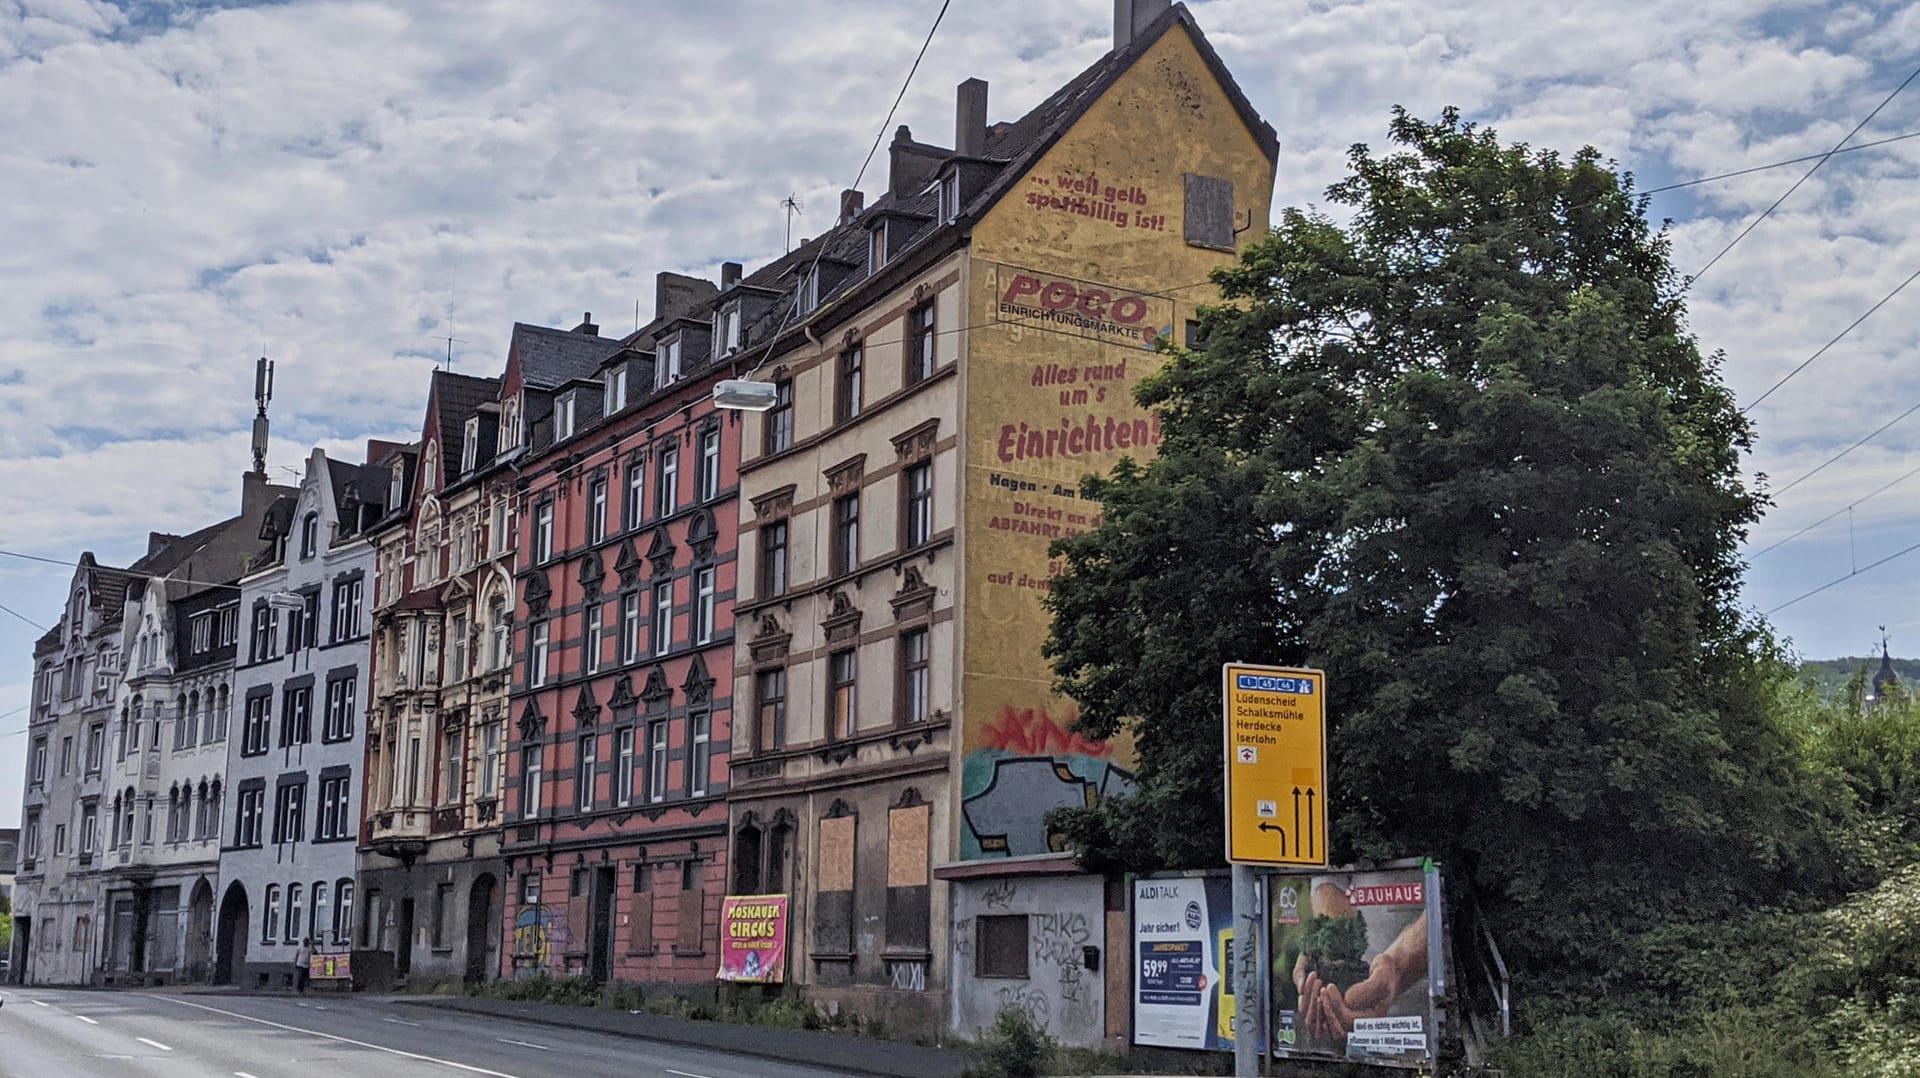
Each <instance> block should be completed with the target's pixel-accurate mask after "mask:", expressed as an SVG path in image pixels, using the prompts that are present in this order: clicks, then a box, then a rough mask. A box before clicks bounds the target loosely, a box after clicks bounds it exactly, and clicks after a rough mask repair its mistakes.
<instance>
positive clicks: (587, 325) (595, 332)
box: [573, 311, 600, 337]
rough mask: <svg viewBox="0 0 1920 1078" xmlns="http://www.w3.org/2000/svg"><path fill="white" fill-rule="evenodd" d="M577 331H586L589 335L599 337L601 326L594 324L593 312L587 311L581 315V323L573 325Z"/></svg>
mask: <svg viewBox="0 0 1920 1078" xmlns="http://www.w3.org/2000/svg"><path fill="white" fill-rule="evenodd" d="M573 331H574V332H575V333H584V334H586V335H587V336H589V337H598V336H599V335H600V327H599V326H596V325H594V324H593V312H592V311H587V312H586V313H584V314H582V315H581V316H580V324H579V325H577V326H575V327H573Z"/></svg>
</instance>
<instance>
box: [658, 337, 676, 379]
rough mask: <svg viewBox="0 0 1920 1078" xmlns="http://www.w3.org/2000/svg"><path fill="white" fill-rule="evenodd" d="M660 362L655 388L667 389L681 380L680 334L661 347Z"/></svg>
mask: <svg viewBox="0 0 1920 1078" xmlns="http://www.w3.org/2000/svg"><path fill="white" fill-rule="evenodd" d="M657 358H658V362H657V364H656V366H657V369H658V371H659V373H658V374H657V375H656V376H655V378H654V387H655V388H657V389H665V388H666V387H667V386H670V385H672V384H673V383H675V382H678V381H679V380H680V337H679V335H678V334H676V335H674V336H672V337H670V338H668V339H667V340H666V341H664V342H663V343H662V344H661V345H660V352H659V356H658V357H657Z"/></svg>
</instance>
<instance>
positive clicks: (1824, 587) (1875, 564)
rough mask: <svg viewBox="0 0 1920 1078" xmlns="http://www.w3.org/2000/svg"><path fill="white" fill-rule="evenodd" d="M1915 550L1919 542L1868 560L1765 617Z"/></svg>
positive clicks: (1794, 598) (1795, 598)
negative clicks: (1873, 560) (1877, 559)
mask: <svg viewBox="0 0 1920 1078" xmlns="http://www.w3.org/2000/svg"><path fill="white" fill-rule="evenodd" d="M1916 550H1920V543H1915V544H1913V545H1912V546H1910V547H1907V548H1905V549H1904V550H1896V551H1894V552H1893V553H1891V554H1889V555H1887V556H1886V557H1884V558H1881V559H1880V560H1879V561H1876V562H1869V563H1867V564H1866V565H1862V566H1861V567H1860V568H1858V569H1855V570H1854V571H1853V572H1851V573H1848V574H1847V575H1846V576H1842V577H1836V578H1834V579H1832V580H1829V581H1827V582H1826V583H1825V584H1822V585H1820V586H1819V587H1817V588H1815V589H1813V590H1812V591H1809V592H1805V593H1803V594H1800V595H1796V596H1794V597H1793V598H1791V599H1788V600H1787V601H1786V602H1784V603H1781V604H1780V605H1779V606H1776V607H1774V608H1773V609H1772V610H1769V611H1767V617H1772V616H1773V615H1775V614H1778V613H1779V612H1780V611H1782V610H1785V609H1786V608H1787V607H1790V606H1792V605H1793V604H1795V603H1797V602H1799V601H1800V600H1802V599H1811V598H1813V597H1814V596H1816V595H1818V594H1820V593H1821V592H1823V591H1826V590H1827V589H1828V588H1831V587H1837V586H1838V585H1841V584H1844V583H1846V582H1847V581H1849V580H1852V579H1853V578H1854V577H1856V576H1859V575H1860V574H1861V573H1865V572H1868V571H1870V570H1873V569H1878V568H1880V567H1881V566H1882V565H1885V564H1887V563H1888V562H1890V561H1892V560H1893V559H1895V558H1903V557H1906V556H1907V555H1908V554H1911V553H1913V552H1914V551H1916Z"/></svg>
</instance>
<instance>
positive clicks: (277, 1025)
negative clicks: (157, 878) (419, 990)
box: [153, 996, 518, 1078]
mask: <svg viewBox="0 0 1920 1078" xmlns="http://www.w3.org/2000/svg"><path fill="white" fill-rule="evenodd" d="M153 998H154V999H164V1000H166V1001H167V1002H168V1003H174V1004H178V1005H180V1006H182V1007H192V1008H193V1009H194V1010H197V1011H207V1012H209V1013H211V1014H221V1015H225V1016H227V1017H228V1018H238V1019H239V1020H241V1021H242V1022H252V1023H254V1024H255V1025H262V1026H269V1027H271V1028H273V1029H284V1030H286V1031H287V1032H289V1033H304V1034H306V1035H307V1036H309V1037H319V1038H321V1039H323V1040H329V1041H334V1042H335V1043H338V1044H351V1045H353V1046H354V1047H355V1048H370V1049H372V1050H373V1051H376V1052H385V1053H387V1054H388V1055H391V1056H399V1057H401V1058H402V1059H417V1060H419V1061H421V1062H422V1063H438V1064H440V1065H441V1066H443V1067H452V1068H453V1069H454V1070H458V1071H466V1072H467V1073H468V1074H484V1075H488V1076H489V1078H518V1076H516V1075H512V1074H507V1073H505V1072H504V1071H493V1070H488V1069H486V1068H485V1067H476V1066H474V1065H472V1064H470V1063H461V1062H458V1061H456V1060H451V1059H441V1058H440V1057H438V1056H429V1055H421V1054H420V1053H419V1052H404V1051H401V1050H400V1049H398V1048H389V1047H387V1046H386V1045H384V1044H373V1043H370V1042H368V1041H356V1040H354V1039H353V1038H352V1037H342V1036H340V1035H339V1034H337V1033H323V1032H321V1031H320V1030H317V1029H303V1028H301V1027H300V1026H290V1025H287V1024H286V1023H284V1022H270V1021H268V1020H267V1019H265V1018H255V1017H254V1016H253V1015H250V1014H241V1013H240V1012H239V1011H229V1010H225V1009H223V1008H220V1007H209V1006H207V1005H206V1004H204V1003H192V1002H189V1001H187V1000H184V999H180V998H177V997H175V996H154V997H153Z"/></svg>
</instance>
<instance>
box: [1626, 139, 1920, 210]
mask: <svg viewBox="0 0 1920 1078" xmlns="http://www.w3.org/2000/svg"><path fill="white" fill-rule="evenodd" d="M1910 138H1920V131H1909V132H1907V133H1906V134H1904V135H1893V136H1890V137H1888V138H1883V139H1875V140H1873V141H1872V142H1857V143H1854V144H1853V145H1852V146H1846V147H1842V148H1840V149H1834V150H1828V151H1827V152H1826V153H1810V154H1807V155H1805V156H1804V157H1789V158H1787V159H1786V160H1785V161H1775V162H1773V163H1772V164H1769V165H1754V166H1753V167H1751V168H1742V169H1735V170H1734V171H1732V172H1721V173H1718V174H1716V175H1712V176H1702V177H1700V178H1699V179H1697V180H1681V181H1680V182H1679V183H1669V184H1665V185H1663V186H1660V187H1649V188H1647V189H1646V190H1644V191H1641V192H1639V193H1640V194H1643V195H1658V194H1662V193H1664V192H1667V191H1678V190H1681V189H1682V188H1686V187H1698V186H1700V185H1701V184H1703V183H1714V182H1716V181H1719V180H1731V179H1734V178H1736V177H1739V176H1751V175H1753V174H1754V173H1756V172H1768V171H1771V170H1773V169H1776V168H1785V167H1787V166H1788V165H1798V164H1804V163H1805V162H1808V161H1814V160H1824V159H1826V158H1829V157H1838V156H1839V155H1841V154H1843V153H1853V152H1855V151H1856V150H1871V149H1873V148H1874V147H1876V146H1886V145H1888V144H1890V143H1895V142H1905V141H1906V140H1908V139H1910Z"/></svg>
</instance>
